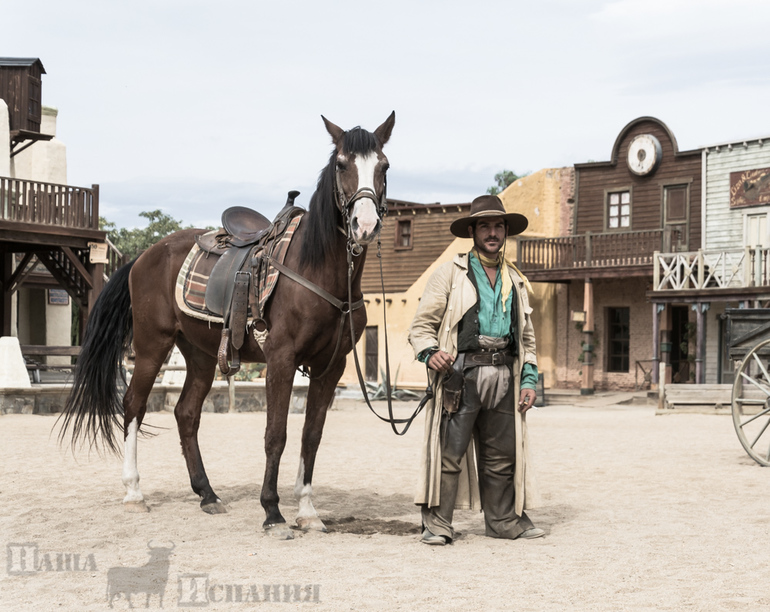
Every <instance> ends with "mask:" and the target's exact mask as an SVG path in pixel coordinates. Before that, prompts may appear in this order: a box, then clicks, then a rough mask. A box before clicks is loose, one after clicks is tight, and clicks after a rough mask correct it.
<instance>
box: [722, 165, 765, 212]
mask: <svg viewBox="0 0 770 612" xmlns="http://www.w3.org/2000/svg"><path fill="white" fill-rule="evenodd" d="M762 204H770V168H759V169H757V170H742V171H740V172H731V173H730V208H742V207H745V206H761V205H762Z"/></svg>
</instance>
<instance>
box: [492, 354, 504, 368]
mask: <svg viewBox="0 0 770 612" xmlns="http://www.w3.org/2000/svg"><path fill="white" fill-rule="evenodd" d="M498 357H501V358H502V359H500V361H499V362H498V361H497V358H498ZM504 360H505V357H503V355H502V353H492V365H493V366H496V365H500V364H501V363H503V361H504Z"/></svg>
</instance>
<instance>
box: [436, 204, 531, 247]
mask: <svg viewBox="0 0 770 612" xmlns="http://www.w3.org/2000/svg"><path fill="white" fill-rule="evenodd" d="M484 217H502V218H503V219H504V220H505V223H506V225H507V226H508V236H515V235H516V234H521V232H523V231H524V230H525V229H527V226H528V225H529V221H528V220H527V218H526V217H525V216H524V215H520V214H519V213H509V212H505V206H503V201H502V200H501V199H500V198H498V197H497V196H496V195H483V196H479V197H478V198H476V199H475V200H473V202H471V214H470V216H468V217H462V218H461V219H457V220H456V221H455V222H454V223H452V225H451V226H450V227H449V231H450V232H452V233H453V234H454V235H455V236H457V237H458V238H470V236H469V235H468V228H469V227H470V226H471V225H473V224H474V223H476V221H478V220H479V219H482V218H484Z"/></svg>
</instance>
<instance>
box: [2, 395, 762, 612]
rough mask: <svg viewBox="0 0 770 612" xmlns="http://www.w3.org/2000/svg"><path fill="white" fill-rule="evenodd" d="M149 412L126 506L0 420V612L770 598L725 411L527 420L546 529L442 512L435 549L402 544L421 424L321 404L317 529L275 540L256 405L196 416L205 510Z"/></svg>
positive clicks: (538, 605) (747, 467)
mask: <svg viewBox="0 0 770 612" xmlns="http://www.w3.org/2000/svg"><path fill="white" fill-rule="evenodd" d="M407 408H408V406H404V407H403V408H402V411H403V412H406V410H407ZM302 418H303V417H302V415H290V417H289V442H288V445H287V450H286V453H285V454H284V461H283V464H282V472H281V478H280V493H281V497H282V508H283V513H284V515H285V516H286V518H287V520H292V519H293V517H294V514H295V513H296V508H297V504H296V502H295V500H294V497H293V492H292V489H293V485H294V478H295V476H296V471H297V465H298V457H299V437H300V431H301V426H302ZM148 421H149V422H150V423H151V424H153V425H156V426H157V427H159V428H163V429H158V430H156V431H157V433H158V435H157V436H155V437H153V438H149V439H143V440H140V442H139V471H140V474H141V478H142V480H141V485H142V489H143V492H144V494H145V497H146V499H147V502H148V505H149V507H150V510H151V511H150V512H149V513H144V514H134V513H127V512H125V511H124V509H123V507H122V504H121V500H122V498H123V495H124V488H123V486H122V484H121V481H120V473H121V463H120V460H119V459H116V458H114V457H109V458H101V457H98V456H91V457H90V458H89V457H88V456H87V454H86V453H84V452H83V453H79V454H78V455H77V456H76V458H74V459H73V457H72V455H71V454H70V453H69V452H68V451H67V450H62V449H60V448H58V446H57V445H56V441H55V437H49V434H50V431H51V428H52V426H53V423H54V418H53V417H48V416H32V415H6V416H2V417H0V439H1V440H2V444H1V447H2V463H3V465H2V471H1V472H0V500H1V501H2V507H3V512H2V515H1V516H0V534H1V535H2V542H3V543H4V545H5V549H6V559H7V563H6V569H5V571H3V570H0V576H1V578H0V609H2V610H105V609H108V596H110V595H112V598H113V601H112V604H113V605H114V609H116V610H125V609H128V607H129V605H128V602H127V600H126V599H125V591H127V590H131V589H130V588H129V587H127V586H126V584H129V585H130V584H133V585H134V589H135V590H139V591H142V592H139V593H136V592H135V593H134V594H133V595H132V603H133V605H134V606H135V607H137V608H143V607H144V606H145V602H146V599H147V598H148V597H149V607H150V609H160V607H161V600H160V594H161V593H162V594H163V600H162V607H163V608H166V609H168V608H176V607H201V608H204V609H206V610H240V609H244V610H245V609H250V608H251V607H259V608H260V609H287V608H290V607H294V606H299V607H302V608H307V609H310V608H312V609H314V610H441V611H444V612H446V611H451V610H458V611H459V610H462V611H464V612H465V611H467V610H517V611H521V610H538V611H539V610H607V611H618V610H634V611H640V610H752V611H753V610H763V609H770V570H769V569H768V567H769V566H770V564H769V563H768V550H769V549H770V546H769V545H770V537H769V536H768V532H769V531H770V470H766V469H763V468H760V467H759V466H757V465H756V464H754V463H753V462H752V461H751V460H750V459H749V458H748V457H747V456H746V455H745V454H744V452H743V450H742V448H741V446H740V444H739V443H738V440H737V437H736V436H735V433H734V432H733V429H732V423H731V421H730V419H729V417H725V416H714V415H699V414H681V415H670V416H655V415H654V409H653V408H652V407H633V406H607V407H603V408H586V407H569V406H565V407H551V408H545V409H542V410H538V411H536V412H532V413H531V417H530V419H529V424H530V431H531V439H532V441H533V450H534V456H535V459H536V469H537V473H538V480H539V484H540V490H541V493H542V497H543V503H542V506H541V507H539V508H537V509H534V510H532V512H531V513H530V516H531V518H532V519H533V521H534V522H535V524H536V525H537V526H538V527H542V528H544V529H545V530H546V533H547V535H546V537H545V538H542V539H539V540H532V541H513V542H511V541H499V540H493V539H490V538H486V537H484V536H483V535H482V534H483V520H482V517H481V515H479V514H475V513H469V512H460V513H458V515H457V517H456V526H457V527H458V528H459V529H460V531H461V532H462V534H463V536H462V537H460V538H459V539H458V540H457V541H456V542H455V543H454V544H453V545H452V546H447V547H444V548H440V547H429V546H425V545H422V544H420V543H419V541H418V522H419V514H418V512H417V510H416V508H415V506H413V505H412V503H411V498H412V492H413V486H414V480H415V474H416V466H417V451H418V447H419V444H420V441H421V438H422V425H421V423H420V424H416V425H415V426H414V427H413V429H412V430H411V431H410V432H409V434H408V435H407V436H406V437H405V438H397V437H395V436H394V435H393V434H392V433H391V431H390V429H389V427H388V426H387V425H385V424H382V423H380V422H379V421H377V420H376V419H375V418H374V417H372V416H371V415H370V414H369V413H368V410H366V408H365V407H364V406H363V405H362V404H356V403H350V402H348V403H346V404H345V405H343V406H342V407H341V409H338V410H333V411H331V412H330V413H329V416H328V420H327V425H326V430H325V432H324V440H323V442H322V444H321V449H320V452H319V457H318V462H317V466H316V473H315V479H314V480H315V482H314V489H315V506H316V508H317V510H318V512H319V514H320V515H321V518H322V519H324V520H325V521H326V523H327V525H328V526H329V531H330V533H327V534H322V533H307V534H306V533H302V532H296V538H295V539H294V540H293V541H275V540H272V539H270V538H268V537H266V536H264V535H263V533H262V531H261V528H260V525H261V523H262V521H263V519H264V514H263V511H262V508H261V506H260V505H259V490H260V485H261V480H262V473H263V467H264V454H263V446H262V439H263V433H264V423H265V415H264V413H249V414H204V416H203V421H202V426H201V436H200V437H201V446H202V450H203V457H204V461H205V462H206V467H207V471H208V474H209V478H210V480H211V482H212V485H213V487H214V489H215V491H217V493H218V494H219V496H220V497H221V498H222V499H223V500H225V501H226V502H227V504H228V508H229V512H228V513H227V514H224V515H219V516H209V515H207V514H204V513H203V512H201V510H200V509H199V507H198V502H197V498H196V496H195V495H194V494H193V493H192V491H191V490H190V488H189V484H188V477H187V472H186V469H185V466H184V461H183V459H182V456H181V452H180V448H179V443H178V436H177V433H176V429H175V424H174V418H173V415H172V414H170V413H155V414H150V415H149V417H148ZM148 543H149V544H150V547H152V549H153V550H150V548H149V547H148ZM150 553H152V554H153V559H154V560H155V561H154V563H155V565H151V566H149V567H147V566H145V564H147V563H148V561H150V558H151V557H150ZM164 559H165V561H164ZM164 563H165V565H164ZM120 567H122V568H124V570H119V571H111V568H120ZM121 572H122V573H121ZM126 576H128V577H126ZM121 580H123V582H121ZM126 581H128V582H126ZM110 589H112V592H110ZM121 589H122V590H121ZM276 599H278V600H280V602H279V601H276ZM254 600H258V601H259V602H260V603H259V604H254V603H253V602H254ZM265 600H267V601H265ZM285 600H288V603H287V602H286V601H285Z"/></svg>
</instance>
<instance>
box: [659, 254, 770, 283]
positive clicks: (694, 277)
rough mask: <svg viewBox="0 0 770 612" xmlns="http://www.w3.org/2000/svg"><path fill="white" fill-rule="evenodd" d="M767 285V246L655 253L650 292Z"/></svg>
mask: <svg viewBox="0 0 770 612" xmlns="http://www.w3.org/2000/svg"><path fill="white" fill-rule="evenodd" d="M766 286H770V249H768V248H764V247H744V248H741V249H729V250H723V251H703V250H698V251H692V252H688V253H655V266H654V268H653V286H652V290H653V291H672V290H673V291H683V290H689V289H706V290H708V289H725V288H742V287H766Z"/></svg>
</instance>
